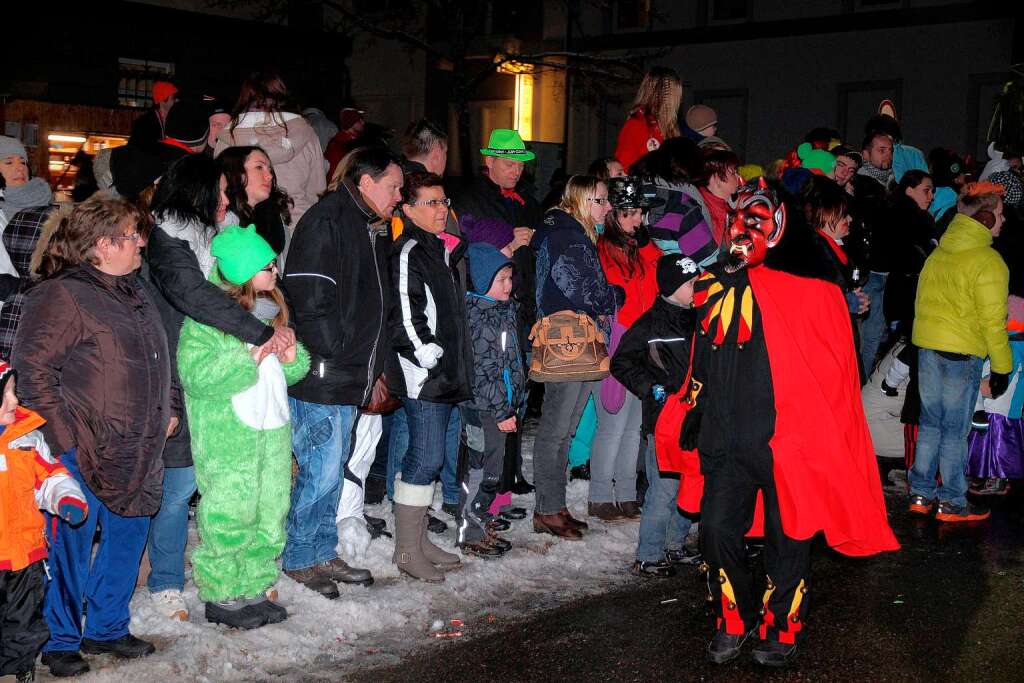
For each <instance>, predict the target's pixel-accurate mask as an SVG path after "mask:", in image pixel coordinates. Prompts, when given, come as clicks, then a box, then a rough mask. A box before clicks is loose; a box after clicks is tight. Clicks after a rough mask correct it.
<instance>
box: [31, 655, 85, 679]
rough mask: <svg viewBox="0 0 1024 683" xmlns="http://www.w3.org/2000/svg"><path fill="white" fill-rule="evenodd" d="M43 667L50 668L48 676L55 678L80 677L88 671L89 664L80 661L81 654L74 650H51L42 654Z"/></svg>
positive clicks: (82, 660)
mask: <svg viewBox="0 0 1024 683" xmlns="http://www.w3.org/2000/svg"><path fill="white" fill-rule="evenodd" d="M41 661H42V664H43V666H48V667H50V675H51V676H56V677H57V678H69V677H71V676H81V675H82V674H84V673H86V672H88V671H89V662H87V661H85V660H84V659H82V653H80V652H77V651H75V650H71V651H67V650H52V651H50V652H44V653H43V658H42V660H41Z"/></svg>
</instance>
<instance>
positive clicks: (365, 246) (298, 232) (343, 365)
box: [284, 181, 391, 406]
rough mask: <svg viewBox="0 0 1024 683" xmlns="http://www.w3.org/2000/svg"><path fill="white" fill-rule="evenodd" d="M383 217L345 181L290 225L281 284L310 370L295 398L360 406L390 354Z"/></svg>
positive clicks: (294, 390) (386, 239) (295, 389)
mask: <svg viewBox="0 0 1024 683" xmlns="http://www.w3.org/2000/svg"><path fill="white" fill-rule="evenodd" d="M390 250H391V237H390V235H389V232H388V223H387V222H386V221H384V220H383V219H381V218H380V217H379V216H377V215H376V213H374V211H373V210H372V209H370V208H369V207H368V206H367V205H366V203H365V202H364V201H363V200H362V196H361V195H360V194H359V190H358V189H357V188H356V187H355V186H354V185H352V184H351V183H350V182H348V181H346V182H344V183H342V185H341V186H340V187H339V188H338V189H337V190H335V191H334V192H331V193H330V194H327V195H326V196H324V198H323V199H321V200H320V201H319V202H317V203H316V204H315V205H313V207H312V208H310V209H309V211H307V212H306V213H305V214H303V216H302V218H301V219H300V220H299V224H298V225H297V226H296V227H295V233H294V235H293V236H292V241H291V246H290V247H289V250H288V260H287V262H286V264H285V269H284V289H285V294H286V295H287V297H288V303H289V305H290V306H291V309H292V313H293V315H294V319H295V334H296V336H297V337H298V338H299V341H301V342H302V343H303V344H305V345H306V348H307V349H308V350H309V355H310V372H309V374H308V375H306V377H305V379H303V380H302V381H300V382H299V383H297V384H294V385H292V387H291V388H289V390H288V393H289V395H290V396H292V397H293V398H297V399H299V400H300V401H308V402H310V403H320V404H324V405H354V406H363V405H366V404H367V403H368V402H369V400H370V392H371V390H372V389H373V383H374V382H375V381H376V379H377V377H379V376H380V374H381V372H383V371H384V359H385V357H386V356H388V355H390V348H391V342H390V340H389V338H388V326H387V311H388V308H389V304H390V296H391V294H390V292H391V288H390V285H389V282H388V254H389V253H390Z"/></svg>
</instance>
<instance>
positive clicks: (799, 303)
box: [656, 266, 900, 556]
mask: <svg viewBox="0 0 1024 683" xmlns="http://www.w3.org/2000/svg"><path fill="white" fill-rule="evenodd" d="M750 284H751V286H752V287H753V289H754V296H755V298H756V300H757V304H758V307H759V308H760V310H761V324H762V326H763V330H764V338H765V346H766V347H767V351H768V362H769V365H770V368H771V373H772V385H773V387H772V388H773V391H774V395H775V413H776V419H775V434H774V436H773V437H772V439H771V441H770V442H769V445H770V446H771V449H772V456H773V462H774V473H775V487H776V489H777V490H778V495H779V507H780V512H781V515H782V528H783V530H784V531H785V532H786V535H787V536H789V537H790V538H795V539H801V540H802V539H807V538H810V537H812V536H814V535H815V534H816V533H818V532H819V531H824V532H825V540H826V541H827V542H828V544H829V545H830V546H832V547H833V548H834V549H835V550H837V551H839V552H841V553H843V554H845V555H855V556H860V555H873V554H875V553H879V552H883V551H886V550H898V549H899V547H900V545H899V543H898V542H897V541H896V537H895V536H894V535H893V533H892V529H890V528H889V520H888V516H887V513H886V509H885V499H884V498H883V496H882V484H881V479H880V477H879V474H878V463H877V462H876V461H875V449H874V446H873V445H872V443H871V433H870V432H869V431H868V425H867V420H866V419H865V418H864V407H863V405H862V404H861V398H860V379H859V377H860V376H859V373H858V370H857V356H856V352H855V350H854V345H853V330H852V329H851V327H850V314H849V311H848V309H847V307H846V302H845V300H844V299H843V295H842V293H841V292H840V291H839V288H838V287H836V286H835V285H833V284H830V283H827V282H823V281H821V280H814V279H810V278H803V277H797V276H795V275H790V274H788V273H784V272H782V271H778V270H771V269H769V268H767V267H764V266H762V267H759V268H754V269H752V270H751V271H750ZM681 394H682V390H681V391H680V394H677V395H675V396H672V397H670V398H669V400H668V401H667V402H666V406H665V409H664V410H663V413H662V415H661V417H659V420H658V424H657V428H656V438H657V453H658V462H659V466H660V467H661V469H663V470H666V471H672V472H680V473H681V479H682V481H681V482H680V487H679V498H678V502H679V506H680V507H681V508H682V509H683V510H686V511H688V512H697V511H698V510H699V501H700V498H701V496H702V494H703V486H704V477H703V476H702V475H701V474H700V460H699V458H698V456H697V453H696V451H682V450H681V449H680V448H679V446H678V443H679V429H680V426H681V424H682V423H681V419H682V417H683V416H685V413H686V407H685V405H684V404H683V403H682V402H681ZM698 400H699V399H698ZM662 418H664V420H662ZM763 528H764V519H763V511H762V505H761V496H760V494H759V495H758V504H757V510H756V512H755V515H754V523H753V525H752V526H751V531H750V533H751V535H762V534H763Z"/></svg>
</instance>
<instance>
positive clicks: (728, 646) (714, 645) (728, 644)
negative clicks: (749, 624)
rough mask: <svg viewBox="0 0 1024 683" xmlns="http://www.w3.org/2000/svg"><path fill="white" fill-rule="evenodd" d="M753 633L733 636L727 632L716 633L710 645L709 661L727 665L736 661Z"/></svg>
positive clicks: (752, 630) (751, 631) (751, 630)
mask: <svg viewBox="0 0 1024 683" xmlns="http://www.w3.org/2000/svg"><path fill="white" fill-rule="evenodd" d="M753 633H754V629H750V630H749V631H747V632H746V633H744V634H742V635H738V636H732V635H729V634H728V633H726V632H725V631H716V632H715V636H714V637H713V638H712V639H711V642H710V643H708V661H709V662H712V663H713V664H725V663H726V662H731V661H732V660H734V659H736V658H737V657H739V656H740V651H742V650H743V644H744V643H745V642H747V638H749V637H750V636H751V635H752V634H753Z"/></svg>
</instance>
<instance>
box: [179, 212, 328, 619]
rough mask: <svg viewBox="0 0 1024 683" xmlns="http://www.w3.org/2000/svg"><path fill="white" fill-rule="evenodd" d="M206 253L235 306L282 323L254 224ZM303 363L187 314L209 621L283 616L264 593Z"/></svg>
mask: <svg viewBox="0 0 1024 683" xmlns="http://www.w3.org/2000/svg"><path fill="white" fill-rule="evenodd" d="M211 252H212V254H213V256H214V257H215V258H216V262H215V264H214V266H213V268H212V270H211V272H210V281H211V282H213V283H214V284H216V285H218V286H219V287H220V288H221V289H223V290H224V291H225V292H226V293H227V295H228V296H229V297H230V298H231V300H233V301H234V302H235V305H236V306H238V307H239V309H241V310H243V311H245V312H246V313H247V314H249V315H251V316H253V317H254V318H256V319H257V320H267V321H273V323H274V324H277V325H282V326H284V325H287V324H288V317H289V314H288V306H287V305H286V304H285V301H284V295H283V294H282V293H281V290H280V289H278V286H277V254H275V253H274V250H273V249H271V247H270V245H269V244H268V243H267V241H266V240H264V239H263V238H262V237H260V236H259V235H258V234H257V233H256V228H254V227H253V226H251V225H250V226H249V227H248V228H242V227H239V226H237V225H233V226H230V227H227V228H225V229H224V230H223V231H222V232H221V233H220V234H218V235H217V236H216V237H214V238H213V239H212V240H211ZM308 370H309V354H308V353H307V352H306V350H305V349H304V348H303V347H302V346H301V345H299V344H296V345H294V346H291V347H289V348H287V349H285V350H284V351H282V352H280V353H277V354H273V353H270V354H267V353H264V352H263V351H262V350H261V349H260V348H258V347H254V346H252V345H251V344H246V343H245V342H244V341H242V340H241V339H238V338H237V337H232V336H231V335H229V334H226V333H224V332H223V331H221V330H218V329H217V328H215V327H212V326H210V325H203V324H202V323H199V322H197V321H195V320H193V319H191V318H188V319H186V320H185V325H184V327H182V330H181V341H180V342H179V344H178V371H179V373H180V374H181V387H182V390H183V392H184V394H185V405H186V406H187V407H188V414H189V417H190V431H191V434H192V457H193V459H194V461H195V473H196V481H197V483H198V486H199V493H200V495H201V496H202V498H201V500H200V501H199V509H198V510H197V514H196V524H197V526H198V528H199V545H198V546H197V547H196V549H195V551H194V552H193V553H192V567H193V569H194V575H195V582H196V586H197V587H198V588H199V598H200V599H201V600H203V601H204V602H205V603H206V620H207V621H209V622H212V623H218V624H225V625H227V626H230V627H234V628H244V629H250V628H258V627H260V626H263V625H264V624H268V623H278V622H280V621H283V620H285V619H286V618H287V617H288V612H287V611H286V610H285V609H284V608H283V607H281V606H280V605H278V604H277V603H276V602H274V601H273V600H271V599H270V598H271V597H274V594H273V593H272V592H271V591H272V588H273V586H274V583H275V582H276V581H277V576H278V572H279V569H278V565H277V558H278V557H279V556H280V555H281V552H282V551H283V550H284V542H285V517H286V516H287V515H288V508H289V504H290V498H291V496H290V494H291V485H292V430H291V416H290V413H289V410H288V385H289V384H295V383H296V382H298V381H299V380H300V379H302V378H303V377H305V375H306V372H307V371H308Z"/></svg>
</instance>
